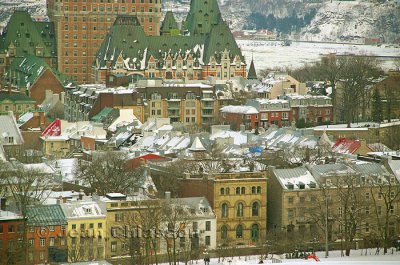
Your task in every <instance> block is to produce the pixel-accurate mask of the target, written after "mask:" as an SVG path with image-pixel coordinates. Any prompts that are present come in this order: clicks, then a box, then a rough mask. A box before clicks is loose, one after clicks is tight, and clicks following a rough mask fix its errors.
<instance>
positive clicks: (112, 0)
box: [56, 0, 161, 4]
mask: <svg viewBox="0 0 400 265" xmlns="http://www.w3.org/2000/svg"><path fill="white" fill-rule="evenodd" d="M56 2H58V1H57V0H56ZM60 2H62V0H60ZM68 2H70V3H77V2H78V0H71V1H69V0H64V3H68ZM82 2H83V3H86V2H88V1H87V0H82ZM89 2H91V3H122V4H125V3H132V4H135V3H141V4H153V2H154V4H158V0H92V1H90V0H89ZM160 3H161V0H160Z"/></svg>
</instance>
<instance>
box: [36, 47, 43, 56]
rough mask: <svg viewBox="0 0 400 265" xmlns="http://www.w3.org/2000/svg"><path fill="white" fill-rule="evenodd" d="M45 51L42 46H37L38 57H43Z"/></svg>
mask: <svg viewBox="0 0 400 265" xmlns="http://www.w3.org/2000/svg"><path fill="white" fill-rule="evenodd" d="M43 51H44V48H43V47H42V46H40V45H38V46H36V49H35V55H36V56H38V57H41V56H43Z"/></svg>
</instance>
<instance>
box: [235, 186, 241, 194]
mask: <svg viewBox="0 0 400 265" xmlns="http://www.w3.org/2000/svg"><path fill="white" fill-rule="evenodd" d="M239 194H240V187H236V195H239Z"/></svg>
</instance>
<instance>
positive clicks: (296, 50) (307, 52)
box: [236, 39, 400, 71]
mask: <svg viewBox="0 0 400 265" xmlns="http://www.w3.org/2000/svg"><path fill="white" fill-rule="evenodd" d="M236 42H237V43H238V45H239V47H240V48H241V50H242V52H243V54H244V56H245V58H246V61H247V62H248V63H250V61H251V58H252V57H253V58H254V64H255V67H256V69H257V70H258V71H259V70H263V69H265V68H275V67H300V66H302V65H304V64H305V63H311V62H315V61H317V60H319V59H320V58H321V56H322V55H327V54H329V53H336V54H338V55H344V54H357V55H363V54H365V55H370V56H382V57H380V59H381V61H382V66H383V68H384V69H385V70H389V69H392V68H394V61H393V57H396V56H397V57H399V58H400V48H399V47H395V46H393V45H391V46H385V45H382V46H381V47H377V46H372V45H353V44H339V43H316V42H293V43H292V44H291V45H290V46H282V42H281V41H260V40H257V41H254V40H240V39H239V40H236Z"/></svg>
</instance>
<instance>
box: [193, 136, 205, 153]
mask: <svg viewBox="0 0 400 265" xmlns="http://www.w3.org/2000/svg"><path fill="white" fill-rule="evenodd" d="M189 150H190V151H193V152H198V151H206V149H205V148H204V145H203V144H202V143H201V141H200V138H199V137H198V136H196V138H195V139H194V141H193V143H192V146H191V147H190V148H189Z"/></svg>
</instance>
